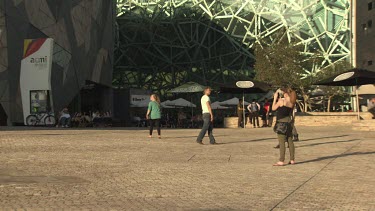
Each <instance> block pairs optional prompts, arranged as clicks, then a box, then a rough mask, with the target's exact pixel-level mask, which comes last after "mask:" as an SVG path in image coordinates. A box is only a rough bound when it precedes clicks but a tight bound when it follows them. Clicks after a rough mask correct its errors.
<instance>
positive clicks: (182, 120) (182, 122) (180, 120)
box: [177, 110, 187, 127]
mask: <svg viewBox="0 0 375 211" xmlns="http://www.w3.org/2000/svg"><path fill="white" fill-rule="evenodd" d="M186 119H187V116H186V114H185V113H184V112H183V111H182V110H180V111H179V112H178V122H177V125H178V126H179V127H184V126H185V121H186Z"/></svg>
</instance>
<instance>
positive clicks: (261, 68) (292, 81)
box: [255, 39, 351, 111]
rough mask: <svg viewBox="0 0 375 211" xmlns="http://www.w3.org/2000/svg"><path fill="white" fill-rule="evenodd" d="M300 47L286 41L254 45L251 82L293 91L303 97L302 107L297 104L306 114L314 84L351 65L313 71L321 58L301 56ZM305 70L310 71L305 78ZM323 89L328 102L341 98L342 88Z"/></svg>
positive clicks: (337, 64)
mask: <svg viewBox="0 0 375 211" xmlns="http://www.w3.org/2000/svg"><path fill="white" fill-rule="evenodd" d="M264 46H266V47H264ZM302 47H303V46H301V45H297V44H296V43H294V42H289V41H288V40H286V39H280V41H279V42H274V43H265V44H264V43H262V45H257V46H256V49H255V56H256V63H255V71H256V77H255V79H256V80H259V81H263V82H266V83H269V84H271V85H272V86H274V87H275V88H280V87H290V88H293V89H295V90H296V91H297V92H298V93H299V95H300V96H302V97H303V101H304V105H302V104H301V107H302V108H303V110H304V111H307V109H308V107H309V102H310V96H309V95H310V92H311V90H312V89H313V88H314V84H315V83H316V82H318V81H320V80H322V79H325V78H328V77H331V76H333V75H337V74H340V73H342V72H344V71H346V70H348V69H350V68H351V65H350V64H349V63H348V62H346V61H342V62H338V63H336V64H334V65H331V66H328V67H326V68H324V69H322V70H319V71H318V68H316V67H319V64H320V63H321V62H322V60H323V56H321V55H320V54H319V53H318V52H317V53H315V54H310V55H307V54H302V53H301V52H302V49H301V48H302ZM307 70H314V71H313V74H307V72H308V71H307ZM323 89H324V91H325V92H326V93H327V97H329V98H330V99H332V97H334V96H339V95H341V96H342V95H344V94H345V89H344V88H343V87H323Z"/></svg>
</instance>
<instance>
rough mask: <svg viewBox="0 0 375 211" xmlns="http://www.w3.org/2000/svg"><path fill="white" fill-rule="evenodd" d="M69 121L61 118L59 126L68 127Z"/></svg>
mask: <svg viewBox="0 0 375 211" xmlns="http://www.w3.org/2000/svg"><path fill="white" fill-rule="evenodd" d="M70 120H71V119H70V118H66V117H61V118H60V122H59V124H60V125H61V126H70Z"/></svg>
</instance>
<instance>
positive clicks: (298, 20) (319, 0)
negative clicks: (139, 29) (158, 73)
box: [117, 0, 351, 75]
mask: <svg viewBox="0 0 375 211" xmlns="http://www.w3.org/2000/svg"><path fill="white" fill-rule="evenodd" d="M350 1H351V0H293V1H289V0H242V1H233V0H222V1H210V0H203V1H202V0H168V1H159V0H147V1H146V0H131V1H130V0H117V2H118V14H119V16H123V15H126V14H127V13H132V12H133V13H139V10H140V9H141V11H143V13H144V12H146V13H148V14H153V15H150V17H155V16H156V15H155V14H157V13H165V15H167V16H169V17H171V19H173V18H174V17H175V15H176V14H179V13H181V11H184V8H185V11H187V12H189V11H191V10H193V11H194V12H193V13H194V15H195V16H198V17H201V16H204V17H207V18H208V19H209V20H211V22H213V23H215V24H217V25H219V26H221V27H222V29H223V30H224V31H226V32H227V33H228V34H229V35H231V37H233V38H234V39H236V40H237V41H239V42H241V43H243V45H244V46H246V48H248V49H251V48H252V47H253V46H254V45H255V44H260V45H263V44H264V43H272V42H275V41H277V40H278V39H280V33H282V34H283V35H282V36H281V37H287V38H288V40H289V41H290V42H293V43H297V45H301V46H303V47H304V50H303V52H302V53H304V54H307V55H311V54H318V55H320V57H321V59H322V63H321V64H319V65H318V66H316V67H314V68H313V69H311V70H307V71H306V75H309V74H315V73H316V72H318V71H320V70H321V69H322V68H323V67H326V66H328V65H331V64H334V63H336V62H338V61H342V60H347V61H349V60H350V56H351V49H350V45H351V38H350V37H351V34H350V30H351V29H350V11H351V2H350ZM186 8H189V9H186ZM137 11H138V12H137ZM189 15H190V14H188V13H187V14H185V16H186V17H189ZM264 41H266V42H264Z"/></svg>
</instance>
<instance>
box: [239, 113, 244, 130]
mask: <svg viewBox="0 0 375 211" xmlns="http://www.w3.org/2000/svg"><path fill="white" fill-rule="evenodd" d="M243 122H244V119H243V113H242V112H238V127H244V123H243Z"/></svg>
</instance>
